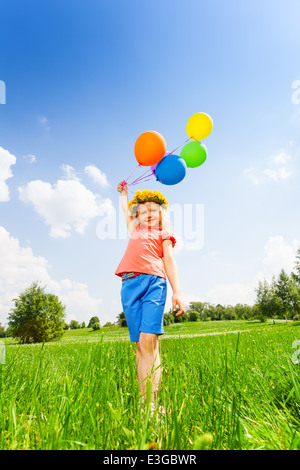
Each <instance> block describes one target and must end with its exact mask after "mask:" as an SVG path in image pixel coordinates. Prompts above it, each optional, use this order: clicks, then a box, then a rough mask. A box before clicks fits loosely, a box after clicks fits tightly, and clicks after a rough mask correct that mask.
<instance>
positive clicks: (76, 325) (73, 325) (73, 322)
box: [69, 320, 80, 330]
mask: <svg viewBox="0 0 300 470" xmlns="http://www.w3.org/2000/svg"><path fill="white" fill-rule="evenodd" d="M69 328H70V330H78V329H79V328H80V325H79V323H78V321H77V320H71V321H70V325H69Z"/></svg>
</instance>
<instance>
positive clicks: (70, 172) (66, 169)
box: [61, 164, 79, 181]
mask: <svg viewBox="0 0 300 470" xmlns="http://www.w3.org/2000/svg"><path fill="white" fill-rule="evenodd" d="M61 169H62V170H63V173H64V177H65V179H67V180H75V181H79V178H78V176H77V175H76V171H75V169H74V168H73V167H72V166H71V165H65V164H63V165H62V166H61Z"/></svg>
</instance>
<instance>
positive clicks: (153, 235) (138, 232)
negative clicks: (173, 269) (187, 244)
mask: <svg viewBox="0 0 300 470" xmlns="http://www.w3.org/2000/svg"><path fill="white" fill-rule="evenodd" d="M164 240H172V247H174V246H175V243H176V239H175V237H174V235H173V234H172V233H171V232H170V231H169V230H166V229H161V228H153V227H151V228H149V227H141V226H140V225H138V226H137V227H135V230H134V231H133V232H132V234H131V235H130V239H129V241H128V245H127V248H126V251H125V254H124V256H123V258H122V260H121V262H120V264H119V266H118V267H117V269H116V271H115V274H116V275H117V276H120V277H122V274H123V273H126V272H127V273H128V272H137V273H145V274H154V275H156V276H160V277H163V278H164V279H166V273H165V269H164V263H163V259H162V258H163V246H162V242H163V241H164Z"/></svg>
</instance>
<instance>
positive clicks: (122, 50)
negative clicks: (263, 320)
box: [0, 0, 300, 324]
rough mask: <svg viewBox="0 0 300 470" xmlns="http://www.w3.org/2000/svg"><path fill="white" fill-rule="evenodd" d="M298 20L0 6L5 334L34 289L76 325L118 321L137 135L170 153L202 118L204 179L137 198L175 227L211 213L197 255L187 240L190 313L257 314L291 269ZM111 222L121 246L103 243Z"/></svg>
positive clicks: (177, 7) (248, 8)
mask: <svg viewBox="0 0 300 470" xmlns="http://www.w3.org/2000/svg"><path fill="white" fill-rule="evenodd" d="M299 13H300V6H299V2H297V1H296V0H294V1H292V0H287V1H285V2H283V1H268V0H265V1H263V2H261V1H257V0H254V1H248V0H246V1H243V2H241V1H238V0H231V1H221V0H218V1H217V0H212V1H210V2H204V1H200V0H199V1H195V0H194V1H192V0H186V1H185V2H182V1H177V0H172V1H166V0H160V1H157V0H153V1H152V2H138V1H128V2H122V1H119V0H118V1H110V2H103V1H100V0H97V1H94V0H90V1H89V2H83V1H81V0H78V1H76V2H73V1H70V0H63V1H62V0H60V1H58V0H51V1H48V0H44V1H43V2H38V1H33V0H31V1H26V2H23V1H22V0H19V1H15V0H9V1H8V0H4V1H3V2H2V6H1V30H0V45H1V47H0V80H2V82H4V83H5V88H6V100H5V104H4V103H3V100H2V103H1V104H0V215H1V220H0V238H1V245H0V255H1V256H0V322H2V324H4V323H6V319H7V313H8V310H9V308H11V299H12V298H13V297H15V296H16V295H17V294H18V293H19V292H20V290H22V289H24V288H25V287H27V286H28V285H29V284H30V283H31V282H33V281H34V280H40V281H41V283H42V284H43V285H46V286H47V290H51V291H52V292H55V293H57V295H58V296H59V297H60V298H61V299H62V300H63V302H64V303H65V304H66V305H67V320H68V321H69V320H70V319H71V318H75V319H77V320H78V321H80V322H81V321H85V322H87V321H88V320H89V319H90V317H91V316H93V315H98V316H99V318H100V321H101V323H102V324H104V323H105V322H106V321H115V318H116V316H117V315H118V313H120V312H121V311H122V306H121V300H120V288H121V285H120V279H119V278H118V277H117V276H115V275H114V271H115V269H116V267H117V265H118V264H119V261H120V259H121V257H122V256H123V253H124V251H125V249H126V244H127V239H126V237H124V236H122V237H120V236H119V235H118V234H119V232H121V233H122V234H124V225H123V220H122V218H121V217H122V216H123V215H122V213H121V214H119V212H120V211H119V193H118V192H117V190H116V187H117V184H118V183H119V182H120V181H122V180H123V179H125V178H127V177H128V176H129V175H130V173H131V172H132V171H133V170H134V169H135V168H136V166H137V162H136V159H135V156H134V152H133V148H134V143H135V140H136V139H137V137H138V136H139V135H140V134H141V133H142V132H145V131H147V130H152V129H153V130H156V131H158V132H160V133H161V134H162V135H163V136H164V138H165V140H166V142H167V148H168V150H173V149H174V148H176V147H177V146H179V145H182V144H183V142H184V141H185V140H186V139H187V135H186V131H185V126H186V123H187V120H188V119H189V117H190V116H191V115H192V114H194V113H196V112H206V113H208V114H209V115H210V116H211V117H212V119H213V122H214V128H213V132H212V133H211V135H210V136H209V137H208V138H207V139H206V140H205V145H206V146H207V149H208V156H207V160H206V162H205V164H204V165H203V166H201V167H199V168H194V169H188V171H187V174H186V177H185V178H184V180H183V181H182V182H180V183H179V184H177V185H174V186H162V185H161V184H160V183H158V182H156V181H155V180H154V179H153V180H152V181H149V182H145V183H144V184H140V185H138V186H134V187H133V188H134V189H144V188H146V189H153V190H154V189H157V190H161V191H162V192H163V193H164V194H165V195H166V197H167V198H168V200H169V202H170V208H171V207H172V205H173V207H174V213H173V214H175V212H176V211H177V215H178V213H179V212H178V211H180V208H181V209H182V210H183V208H184V204H185V205H187V206H189V207H190V208H191V210H192V211H194V212H193V213H194V214H196V207H201V208H202V209H201V210H203V211H204V212H203V213H204V215H203V218H202V219H203V220H202V226H201V233H202V229H203V233H204V240H203V243H201V244H200V245H201V246H200V245H199V247H198V248H197V249H189V248H188V242H189V241H188V240H187V239H185V237H184V229H183V222H182V224H181V226H178V231H179V232H180V233H178V244H177V247H176V249H175V252H174V253H175V256H176V261H177V266H178V270H179V277H180V284H181V290H182V295H183V298H184V301H185V303H186V305H188V303H189V302H190V301H195V300H199V301H208V302H211V303H215V304H216V303H218V302H219V303H223V304H235V303H237V302H241V303H249V304H250V303H252V302H253V300H254V288H255V287H256V285H257V282H258V279H262V278H263V277H266V278H268V279H270V277H271V276H272V274H277V273H278V272H279V269H281V268H285V269H286V270H287V271H290V270H291V269H292V268H293V261H294V258H295V253H296V250H297V248H298V247H299V246H300V230H299V229H300V218H299V209H298V207H299V203H298V201H299V159H300V99H299V98H300V93H297V90H298V88H300V82H299V83H298V82H297V81H299V80H300V67H299V60H298V57H299V42H300V33H299V25H298V18H299ZM293 86H294V88H293ZM0 97H1V95H0ZM0 101H1V100H0ZM134 174H136V175H137V176H140V175H141V174H142V170H141V169H140V168H138V169H137V170H136V172H135V173H134ZM108 214H111V217H112V218H114V217H115V219H116V220H117V232H116V233H117V236H116V237H114V238H113V237H110V238H107V239H101V237H99V223H100V225H101V221H102V222H103V220H104V218H105V217H107V215H108ZM119 215H120V219H119ZM170 216H171V221H172V211H170ZM119 220H120V222H119ZM194 222H195V221H194ZM119 223H120V224H121V227H120V228H119ZM189 223H190V224H191V223H192V222H189ZM188 229H190V230H192V229H193V227H188ZM125 233H126V231H125ZM168 288H169V289H168V301H167V305H166V309H167V308H169V307H170V305H171V304H170V299H171V294H172V291H171V287H170V285H168Z"/></svg>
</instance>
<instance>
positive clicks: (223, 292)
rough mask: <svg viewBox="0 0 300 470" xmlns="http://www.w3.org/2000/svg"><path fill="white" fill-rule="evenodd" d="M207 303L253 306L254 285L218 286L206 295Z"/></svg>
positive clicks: (234, 284)
mask: <svg viewBox="0 0 300 470" xmlns="http://www.w3.org/2000/svg"><path fill="white" fill-rule="evenodd" d="M205 298H206V301H207V302H210V303H212V304H222V305H236V304H238V303H240V304H248V305H249V304H252V303H253V301H254V292H253V285H252V283H250V284H240V283H233V284H218V285H217V286H215V287H214V288H213V289H211V290H209V291H208V292H207V293H206V296H205Z"/></svg>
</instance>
